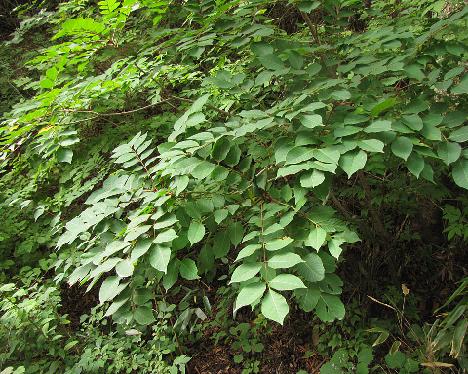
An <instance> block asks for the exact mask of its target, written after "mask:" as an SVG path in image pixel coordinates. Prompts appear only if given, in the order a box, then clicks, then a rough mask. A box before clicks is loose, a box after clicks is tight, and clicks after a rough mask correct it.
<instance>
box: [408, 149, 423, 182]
mask: <svg viewBox="0 0 468 374" xmlns="http://www.w3.org/2000/svg"><path fill="white" fill-rule="evenodd" d="M406 166H407V167H408V170H409V171H410V172H411V174H413V175H414V176H415V177H416V178H419V174H421V172H422V171H423V169H424V159H423V158H422V157H421V156H420V155H419V154H417V153H414V152H413V153H412V154H411V156H410V157H409V158H408V162H407V163H406Z"/></svg>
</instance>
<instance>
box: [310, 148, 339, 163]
mask: <svg viewBox="0 0 468 374" xmlns="http://www.w3.org/2000/svg"><path fill="white" fill-rule="evenodd" d="M314 158H315V159H317V160H319V161H321V162H325V163H327V164H338V161H339V159H340V152H339V151H338V150H337V149H333V148H319V149H315V150H314Z"/></svg>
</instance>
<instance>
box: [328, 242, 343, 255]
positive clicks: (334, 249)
mask: <svg viewBox="0 0 468 374" xmlns="http://www.w3.org/2000/svg"><path fill="white" fill-rule="evenodd" d="M343 243H344V241H343V240H341V239H332V240H330V241H329V242H328V249H329V251H330V254H331V255H332V256H333V257H335V258H336V259H338V258H339V257H340V255H341V252H342V251H343V249H342V248H341V247H340V246H341V244H343Z"/></svg>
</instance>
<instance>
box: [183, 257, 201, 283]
mask: <svg viewBox="0 0 468 374" xmlns="http://www.w3.org/2000/svg"><path fill="white" fill-rule="evenodd" d="M179 273H180V276H181V277H182V278H184V279H187V280H194V279H198V278H199V276H198V268H197V265H196V264H195V261H193V260H192V259H190V258H184V259H183V260H182V261H180V265H179Z"/></svg>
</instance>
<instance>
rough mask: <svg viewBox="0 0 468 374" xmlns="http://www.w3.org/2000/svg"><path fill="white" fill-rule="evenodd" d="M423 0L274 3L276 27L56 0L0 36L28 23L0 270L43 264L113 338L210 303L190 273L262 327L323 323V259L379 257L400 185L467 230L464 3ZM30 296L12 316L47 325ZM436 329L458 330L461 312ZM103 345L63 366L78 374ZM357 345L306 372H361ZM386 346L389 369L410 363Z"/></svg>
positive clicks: (337, 278) (6, 139)
mask: <svg viewBox="0 0 468 374" xmlns="http://www.w3.org/2000/svg"><path fill="white" fill-rule="evenodd" d="M444 4H445V3H444V2H441V1H419V0H414V1H408V2H396V3H395V4H393V3H389V2H388V1H374V2H372V6H370V7H369V8H365V9H363V8H362V6H361V4H360V2H356V1H338V2H336V1H328V0H326V1H322V2H318V1H314V2H305V1H290V2H289V3H288V4H280V5H281V6H284V7H286V6H287V7H289V8H288V9H293V10H294V14H295V15H296V16H295V18H294V17H293V18H294V21H293V25H290V26H291V27H290V28H287V27H285V26H284V24H282V23H281V20H278V19H276V18H275V17H274V15H272V6H273V5H272V4H271V2H268V1H264V0H252V1H247V2H225V1H210V0H208V1H203V2H201V3H199V2H193V1H190V0H189V1H185V2H169V1H158V2H153V1H146V0H145V1H136V0H123V1H119V0H103V1H99V2H89V1H86V0H73V1H68V2H63V3H61V4H59V5H58V6H57V8H56V9H55V10H54V11H53V12H50V13H47V14H44V13H41V14H39V15H38V16H37V17H33V19H34V20H35V21H29V22H23V23H22V25H21V27H20V29H19V30H18V31H17V33H16V34H15V36H14V39H13V40H12V41H10V42H9V43H8V44H5V46H7V45H9V46H10V47H9V48H11V45H16V44H14V43H17V44H18V45H20V46H21V45H22V44H21V43H24V42H25V41H26V40H27V35H28V33H29V32H30V31H31V30H34V28H40V27H45V28H47V30H48V32H49V33H50V34H49V35H47V36H48V37H49V38H48V39H50V40H48V41H47V45H46V46H44V48H41V49H39V50H38V51H37V52H35V53H34V56H31V57H30V59H29V61H28V62H27V63H26V64H25V67H24V68H25V69H28V71H27V72H25V73H24V77H22V78H17V79H15V80H13V76H12V75H10V73H9V74H8V75H7V76H6V77H5V78H1V79H2V81H0V85H1V86H2V87H3V86H5V85H7V84H8V85H12V86H13V87H14V89H15V90H17V91H18V92H19V94H16V93H15V94H12V93H11V91H10V90H9V91H8V102H5V103H3V102H2V103H1V104H2V109H3V108H5V110H8V112H6V113H5V114H3V116H2V120H1V123H0V147H1V148H0V165H1V170H0V175H1V177H2V180H1V182H0V208H1V213H0V217H1V218H2V222H5V224H4V225H3V226H2V227H1V228H0V251H1V253H2V256H1V257H0V268H1V269H2V271H3V273H2V279H6V278H8V277H9V276H11V275H15V268H16V269H19V268H21V266H23V265H30V266H33V267H34V266H37V264H38V262H39V265H40V266H41V267H42V268H43V269H44V270H50V269H51V268H52V267H53V270H54V272H55V274H54V276H55V278H54V280H55V281H56V282H62V281H66V282H67V283H68V284H69V285H79V286H86V287H87V291H88V292H96V293H97V299H98V300H99V304H100V305H101V306H102V307H103V308H105V311H104V312H102V319H104V320H106V318H107V317H111V318H112V321H113V322H115V323H117V325H118V327H116V328H117V329H125V331H129V330H131V329H134V330H135V331H141V332H148V331H152V330H153V331H155V330H154V329H155V328H157V329H159V327H161V326H160V325H159V324H158V323H159V322H158V321H159V320H160V314H161V313H162V311H166V308H169V307H168V304H170V305H177V313H175V312H174V313H175V314H176V315H174V318H175V319H176V322H175V323H174V325H173V326H172V327H171V329H169V330H171V331H170V332H168V334H172V333H180V334H184V333H186V332H187V331H188V330H190V331H193V332H197V331H198V327H196V322H194V321H202V320H205V319H207V314H210V312H211V306H209V305H210V300H209V299H208V296H207V295H205V294H204V292H203V291H202V288H201V285H204V286H205V285H206V284H208V285H214V284H216V287H219V286H220V284H219V283H221V285H222V286H223V287H224V286H226V287H228V289H229V291H226V295H229V298H230V300H231V301H234V300H235V301H234V303H233V305H232V306H231V305H229V308H230V310H232V313H233V314H234V315H235V314H236V313H243V312H244V311H245V310H246V309H248V308H246V307H249V308H250V309H252V310H253V311H254V312H255V313H256V314H258V313H261V314H262V315H263V317H265V318H266V319H268V320H272V321H275V322H277V323H279V324H281V325H283V324H284V323H285V321H286V319H287V317H288V315H289V313H290V312H291V311H292V310H295V309H296V308H297V307H298V308H299V309H300V310H302V311H303V312H305V313H312V314H313V315H314V316H317V317H318V318H319V319H320V320H321V321H323V322H332V321H336V320H338V321H339V320H343V319H344V317H345V305H344V304H343V301H342V300H341V299H340V295H341V294H342V292H343V287H345V286H346V285H347V283H346V282H347V280H346V279H345V280H344V281H343V280H342V276H341V275H342V273H340V272H339V271H338V270H337V269H338V266H339V265H341V264H343V266H346V262H345V261H346V259H347V255H348V253H349V252H350V251H348V249H350V248H351V249H352V250H353V251H355V250H361V249H362V248H365V246H371V247H373V248H377V250H376V253H377V252H378V251H385V250H386V251H388V252H387V253H385V255H382V254H383V252H380V253H381V257H382V258H387V257H391V256H392V255H393V256H398V253H400V252H398V250H401V249H400V248H399V247H400V245H401V244H402V243H405V244H408V243H411V240H414V239H415V238H416V239H417V236H418V235H420V233H419V232H417V233H413V232H410V231H411V228H409V227H408V226H406V225H405V223H406V220H407V219H408V217H411V218H410V219H411V220H413V219H414V217H415V216H416V207H415V205H417V201H416V200H415V199H413V200H414V201H412V198H413V197H416V198H417V199H419V200H418V201H422V200H424V201H430V202H432V203H433V204H434V205H438V206H443V207H444V219H445V221H446V222H447V226H446V228H445V231H446V232H447V236H448V239H449V240H452V239H458V240H460V241H461V242H462V240H461V239H463V240H465V239H466V233H467V230H466V219H465V216H466V214H465V213H466V208H465V205H466V199H464V198H462V197H460V196H461V195H463V194H464V193H465V192H466V190H467V189H468V176H467V170H468V167H467V166H468V153H467V151H466V149H464V147H465V145H466V141H467V140H468V138H467V131H466V127H467V126H466V124H465V123H466V117H467V112H466V103H467V95H466V94H467V82H468V81H467V79H466V76H465V75H464V72H465V69H464V63H465V60H466V53H467V50H466V42H467V39H466V38H467V36H466V35H467V33H466V22H467V19H468V18H467V14H468V9H467V7H466V6H465V5H464V4H463V3H462V2H458V1H453V2H448V3H447V5H446V6H445V5H444ZM285 9H286V8H285ZM353 20H354V21H355V22H356V23H353ZM359 25H361V26H359ZM25 38H26V39H25ZM0 58H1V60H2V61H3V60H4V59H5V57H4V55H3V52H2V54H1V55H0ZM10 101H11V102H13V103H11V102H10ZM388 190H391V192H388ZM402 191H404V192H407V194H402V193H401V192H402ZM348 197H351V199H350V201H349V204H348V201H346V199H347V198H348ZM392 209H393V210H392ZM397 210H398V211H397ZM395 211H397V212H395ZM401 215H403V216H405V215H406V218H405V219H404V221H403V220H402V222H403V223H400V222H399V218H400V216H401ZM423 235H424V234H421V236H423ZM453 243H455V244H453V246H456V245H459V242H457V241H453ZM361 247H362V248H361ZM408 247H410V245H408ZM55 250H56V251H57V254H55V253H54V255H49V254H50V253H53V252H54V251H55ZM392 252H393V253H395V254H392ZM388 254H390V255H388ZM414 257H415V258H416V255H414ZM16 261H17V262H18V264H16ZM359 265H360V264H359ZM395 268H397V266H395ZM215 280H216V281H215ZM216 282H218V283H216ZM207 288H210V286H207ZM48 289H49V288H46V289H45V288H41V287H39V288H37V289H36V288H33V289H32V290H29V291H28V292H36V293H34V294H33V297H32V300H36V298H37V299H38V301H34V303H36V302H37V303H38V304H37V305H38V306H37V308H42V309H44V310H45V311H46V312H45V313H46V316H45V317H44V318H45V320H47V319H48V318H52V319H51V320H50V321H47V322H44V319H41V320H40V321H39V322H34V323H33V324H32V325H31V326H34V325H35V324H36V323H39V324H40V329H41V330H42V329H43V327H42V326H46V325H47V324H49V325H47V327H44V328H45V330H46V332H47V333H49V332H50V334H55V330H58V329H59V328H61V326H62V324H63V323H62V322H63V319H62V317H61V316H55V317H49V316H48V313H49V312H50V310H55V309H57V308H58V305H59V303H60V300H59V299H58V298H54V297H52V298H51V299H50V300H48V302H49V301H50V302H51V303H52V304H51V305H49V304H47V305H46V304H44V300H42V299H41V297H42V296H41V295H43V294H46V293H47V290H48ZM56 291H57V290H56V289H55V288H51V289H50V293H51V294H53V295H56ZM6 292H10V291H6ZM23 292H26V291H24V290H23ZM54 292H55V293H54ZM23 296H24V295H23ZM56 296H57V295H56ZM12 297H13V296H12ZM57 297H58V296H57ZM181 298H182V301H180V299H181ZM167 299H176V300H178V302H177V303H174V304H171V303H168V302H167ZM8 300H10V299H8ZM29 302H31V300H29V299H28V303H29ZM5 303H6V301H5ZM16 303H17V300H14V301H11V305H10V304H8V305H9V306H8V307H7V306H5V305H6V304H2V307H4V308H8V310H9V309H11V308H12V307H13V305H16ZM202 303H203V305H202ZM225 307H226V308H227V307H228V305H227V304H226V305H225ZM231 307H232V309H231ZM161 308H162V309H161ZM42 309H41V310H42ZM167 312H168V313H169V314H171V318H172V313H173V310H170V311H167ZM230 313H231V312H230ZM463 313H464V312H462V313H461V314H463ZM459 317H460V316H459ZM25 318H26V317H24V316H22V315H15V316H13V317H12V319H13V320H15V322H11V321H10V322H11V323H19V325H15V329H19V328H20V326H23V325H22V324H27V318H26V320H25ZM63 318H65V317H63ZM163 319H164V318H163ZM455 319H456V318H455ZM16 320H17V321H16ZM456 320H457V321H458V319H456ZM449 321H451V320H450V318H449ZM50 322H53V323H52V324H51V323H50ZM441 324H442V325H443V327H442V330H443V331H445V333H447V331H448V330H450V329H452V328H454V329H455V331H453V332H452V331H451V330H450V333H449V335H451V336H455V335H456V336H457V337H459V336H461V335H464V332H463V334H462V330H463V329H466V324H465V325H464V324H463V323H462V322H457V324H455V321H454V323H450V324H448V322H445V324H444V323H441ZM31 326H28V328H27V329H25V332H27V331H30V329H29V327H31ZM50 326H52V327H50ZM155 326H156V327H155ZM158 326H159V327H158ZM49 327H50V328H49ZM166 327H167V325H164V328H163V327H161V328H162V330H164V329H165V328H166ZM188 327H190V329H188ZM31 328H32V327H31ZM50 329H52V330H50ZM20 330H21V329H20ZM31 331H32V330H31ZM158 331H160V330H158ZM463 331H464V330H463ZM164 333H165V332H164ZM445 333H444V334H445ZM241 335H242V334H241ZM107 338H108V339H111V340H112V342H113V343H112V344H113V346H114V347H119V348H118V349H117V351H119V352H125V353H126V354H131V355H133V353H134V351H133V348H132V347H131V346H129V345H128V342H125V341H122V340H119V339H118V338H115V341H114V340H113V339H114V337H113V336H108V337H107ZM135 339H137V338H135ZM138 339H139V338H138ZM240 339H241V340H242V338H240ZM383 340H385V339H383ZM57 341H60V339H57ZM462 341H463V339H462ZM140 343H141V344H142V346H144V345H146V344H147V342H143V340H141V341H140V340H138V344H140ZM77 344H78V343H77ZM80 344H81V343H80ZM452 345H453V344H452ZM456 345H457V347H458V345H460V339H459V338H458V340H457V341H456ZM60 346H61V345H60ZM444 347H445V346H444ZM21 349H23V348H21ZM34 349H35V348H34ZM54 349H55V348H54ZM60 349H62V348H57V352H59V351H60ZM63 349H64V348H63ZM107 349H108V348H107V347H106V345H105V344H103V345H102V346H100V347H99V350H98V352H100V353H98V354H97V356H93V353H92V352H91V353H90V352H88V353H86V357H85V358H83V360H84V361H86V362H87V364H86V365H88V364H89V365H91V366H92V365H97V366H96V367H95V368H94V369H92V370H99V369H100V368H101V367H104V366H105V365H107V361H106V360H105V359H99V360H97V359H96V357H104V356H106V355H109V357H111V355H112V354H114V353H113V351H112V350H111V351H109V352H110V353H108V352H107V351H106V350H107ZM119 349H120V350H119ZM141 349H142V350H145V349H146V348H141ZM148 349H149V350H150V351H149V352H148V355H149V356H148V357H150V358H151V359H153V358H154V357H156V358H157V359H156V361H155V362H156V364H155V365H157V364H160V363H161V365H163V364H162V361H163V357H162V354H159V353H158V352H157V351H153V350H151V349H150V348H148ZM168 349H169V348H168ZM441 349H442V348H441ZM444 349H445V348H444ZM460 349H461V348H460ZM460 349H458V350H457V351H460ZM364 350H365V349H364V348H363V349H362V350H361V351H359V352H360V353H359V352H358V353H356V355H357V357H358V359H357V360H356V359H355V357H354V356H352V357H351V359H350V357H348V352H347V351H343V350H338V351H337V352H336V353H335V355H336V357H335V355H333V358H332V360H331V362H330V364H326V366H325V367H324V368H323V372H324V373H325V372H326V371H327V370H332V368H331V367H332V366H333V367H334V368H335V369H336V370H341V369H343V370H344V369H349V368H350V367H352V365H354V364H356V365H357V367H361V368H362V369H359V370H362V372H366V371H365V370H367V369H366V368H367V366H368V364H369V363H370V361H369V357H368V356H369V354H368V350H365V351H364ZM169 351H170V352H171V354H172V352H173V347H172V346H171V348H170V349H169ZM362 352H364V353H362ZM444 352H445V351H444ZM36 353H37V354H38V353H39V351H37V352H36ZM145 354H146V353H145ZM145 354H143V356H144V357H139V356H138V354H136V353H135V355H136V358H135V360H136V361H135V362H137V363H135V362H134V363H132V364H131V365H130V364H129V366H128V367H133V366H134V365H137V366H139V365H141V364H140V360H149V361H150V359H148V358H147V356H145ZM360 354H361V356H362V357H359V355H360ZM402 354H403V353H401V354H400V353H395V352H394V353H393V354H392V355H390V356H387V358H388V359H387V365H388V367H390V368H392V369H400V370H406V372H412V371H411V370H413V369H412V368H413V364H412V361H411V360H413V359H412V358H406V356H404V354H403V356H404V357H403V356H402ZM53 355H54V357H59V359H58V360H59V361H60V360H61V361H60V364H57V365H68V363H64V360H65V359H66V357H65V356H66V355H65V354H63V353H62V351H60V353H54V354H53ZM106 357H107V356H106ZM118 357H119V360H116V362H115V363H114V365H115V367H112V368H111V369H112V370H114V371H115V372H119V371H121V370H123V368H124V367H125V365H127V361H126V360H125V358H124V357H121V356H118ZM181 357H182V358H180V360H179V361H177V362H179V363H178V364H176V369H177V365H179V366H180V367H182V366H183V363H184V358H183V357H184V356H181ZM454 357H455V356H454ZM120 358H121V361H120ZM28 360H30V361H31V362H32V361H34V360H35V358H34V357H33V356H31V357H30V358H28ZM149 361H148V362H149ZM83 365H84V364H83ZM86 365H84V366H83V369H82V370H88V369H85V367H86ZM148 368H151V370H160V369H159V368H156V367H152V366H148ZM173 368H174V366H173ZM176 369H174V370H176ZM90 370H91V369H90ZM148 370H150V369H148ZM161 370H162V369H161ZM251 370H252V372H256V371H255V370H258V365H256V364H254V363H252V369H251ZM328 372H331V371H328ZM402 372H403V371H402Z"/></svg>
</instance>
